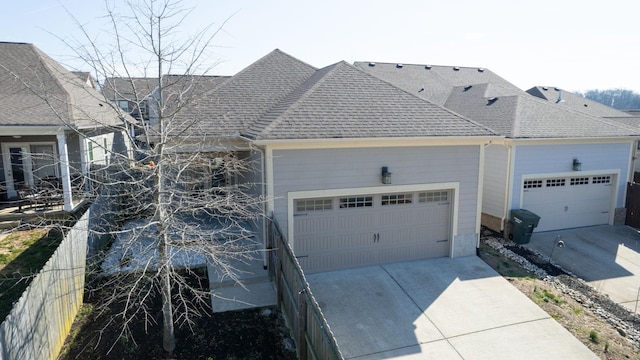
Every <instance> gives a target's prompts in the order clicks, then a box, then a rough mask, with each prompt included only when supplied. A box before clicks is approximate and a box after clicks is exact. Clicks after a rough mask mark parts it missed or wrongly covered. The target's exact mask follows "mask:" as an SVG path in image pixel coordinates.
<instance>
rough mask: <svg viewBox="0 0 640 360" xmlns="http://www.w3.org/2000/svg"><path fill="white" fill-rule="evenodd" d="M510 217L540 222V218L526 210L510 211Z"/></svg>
mask: <svg viewBox="0 0 640 360" xmlns="http://www.w3.org/2000/svg"><path fill="white" fill-rule="evenodd" d="M511 216H512V217H518V218H520V219H522V220H533V221H538V220H540V216H538V215H536V214H535V213H533V212H531V211H529V210H526V209H519V210H511Z"/></svg>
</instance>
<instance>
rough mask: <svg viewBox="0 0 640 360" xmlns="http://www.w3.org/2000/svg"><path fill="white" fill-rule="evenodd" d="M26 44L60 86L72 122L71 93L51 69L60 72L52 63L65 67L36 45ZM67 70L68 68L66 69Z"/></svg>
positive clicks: (69, 119)
mask: <svg viewBox="0 0 640 360" xmlns="http://www.w3.org/2000/svg"><path fill="white" fill-rule="evenodd" d="M27 45H29V47H30V48H31V49H32V51H33V52H34V53H35V54H36V57H37V58H38V62H39V63H40V64H42V66H44V68H45V69H47V73H48V74H49V76H51V78H52V79H53V81H55V83H56V84H57V85H58V87H59V88H60V90H61V91H62V93H63V94H64V97H65V99H64V102H65V105H66V106H65V107H66V109H67V116H68V121H69V122H70V123H72V124H73V123H74V119H75V117H74V113H73V104H72V101H71V93H70V92H69V90H67V88H66V87H65V86H64V84H62V81H60V79H59V78H58V76H55V74H54V73H53V71H56V72H57V73H59V74H62V72H61V71H60V70H59V69H55V67H54V64H57V66H59V67H61V68H62V69H64V70H67V69H66V68H64V67H63V66H62V65H61V64H59V63H58V62H57V61H55V60H53V59H52V58H51V57H49V55H47V54H45V53H44V52H42V51H41V50H40V49H38V47H37V46H35V45H33V44H29V43H27ZM67 71H69V70H67ZM74 78H75V79H78V78H77V77H75V76H74ZM78 81H80V80H79V79H78Z"/></svg>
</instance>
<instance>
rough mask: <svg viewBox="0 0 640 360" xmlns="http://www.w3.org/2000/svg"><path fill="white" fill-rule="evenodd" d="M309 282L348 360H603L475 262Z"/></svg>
mask: <svg viewBox="0 0 640 360" xmlns="http://www.w3.org/2000/svg"><path fill="white" fill-rule="evenodd" d="M307 280H308V282H309V285H310V288H311V291H312V293H313V295H314V296H315V297H316V300H317V301H318V304H319V305H320V307H321V309H322V311H323V313H324V315H325V317H326V319H327V322H328V324H329V326H330V327H331V330H332V331H333V333H334V334H335V336H336V339H337V342H338V346H339V347H340V350H341V351H342V354H343V356H344V357H345V358H346V359H367V360H370V359H465V360H467V359H478V360H480V359H486V360H489V359H491V360H495V359H598V357H596V356H595V354H593V353H592V352H591V351H590V350H589V349H588V348H587V347H586V346H584V345H583V344H582V343H581V342H579V341H578V340H577V339H576V338H575V337H573V336H572V335H571V334H570V333H569V332H568V331H567V330H565V329H564V328H563V327H562V326H561V325H560V324H558V323H557V322H556V321H555V320H553V319H552V318H551V317H550V316H549V315H548V314H547V313H546V312H544V311H542V310H541V309H540V308H539V307H538V306H537V305H536V304H534V303H533V302H531V301H530V300H529V299H528V298H527V297H526V296H525V295H523V294H522V293H521V292H520V291H519V290H517V289H516V288H515V287H513V286H512V285H511V284H509V282H508V281H507V280H505V279H504V278H502V277H501V276H500V275H498V273H496V272H495V271H494V270H493V269H491V268H490V267H489V266H488V265H487V264H485V263H484V262H483V261H482V260H481V259H480V258H478V257H475V256H469V257H463V258H456V259H449V258H440V259H431V260H422V261H413V262H406V263H397V264H390V265H381V266H372V267H366V268H359V269H351V270H343V271H335V272H328V273H319V274H312V275H308V276H307Z"/></svg>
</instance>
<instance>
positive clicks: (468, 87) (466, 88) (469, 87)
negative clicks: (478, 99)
mask: <svg viewBox="0 0 640 360" xmlns="http://www.w3.org/2000/svg"><path fill="white" fill-rule="evenodd" d="M472 87H473V85H467V86H465V87H464V91H467V90H469V89H471V88H472Z"/></svg>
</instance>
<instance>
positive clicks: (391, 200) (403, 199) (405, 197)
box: [382, 194, 413, 206]
mask: <svg viewBox="0 0 640 360" xmlns="http://www.w3.org/2000/svg"><path fill="white" fill-rule="evenodd" d="M412 200H413V195H412V194H391V195H382V206H386V205H398V204H411V202H412Z"/></svg>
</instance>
